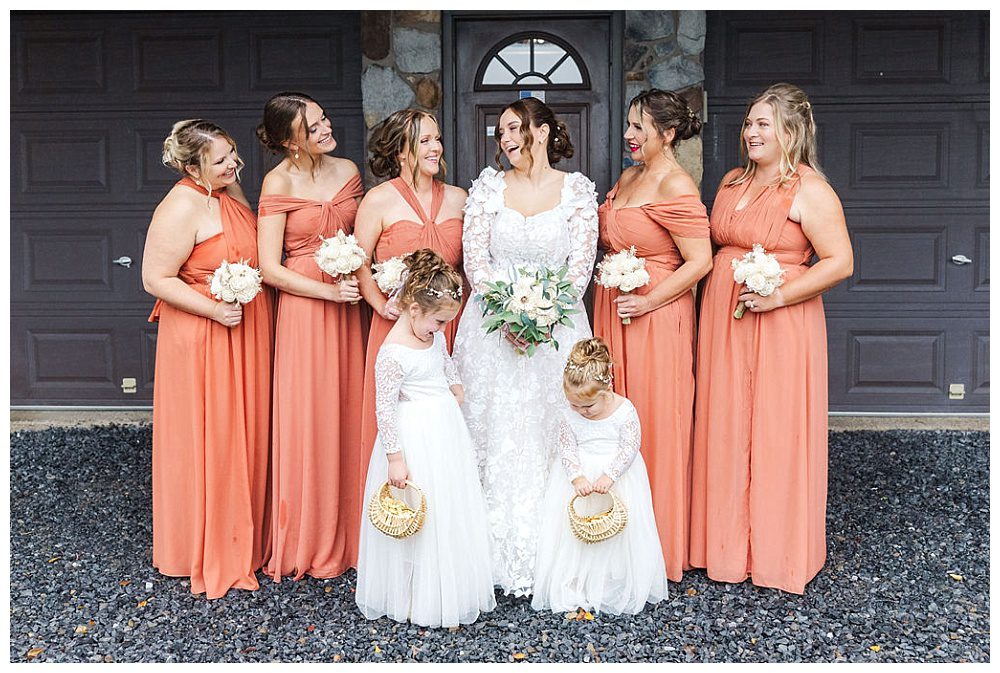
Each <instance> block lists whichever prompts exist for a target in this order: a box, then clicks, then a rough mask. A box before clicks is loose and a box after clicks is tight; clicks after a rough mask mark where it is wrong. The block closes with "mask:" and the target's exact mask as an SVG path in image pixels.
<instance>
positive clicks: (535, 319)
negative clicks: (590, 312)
mask: <svg viewBox="0 0 1000 673" xmlns="http://www.w3.org/2000/svg"><path fill="white" fill-rule="evenodd" d="M568 271H569V268H568V267H566V266H563V267H561V268H559V269H558V270H555V271H553V270H550V269H546V268H539V269H530V268H518V269H517V272H516V274H512V278H511V280H510V281H509V282H508V281H504V280H497V281H494V282H488V283H486V287H487V290H486V292H483V293H482V294H480V295H479V296H478V297H477V299H478V300H479V304H480V306H481V307H482V309H483V318H484V320H483V329H485V330H486V333H487V334H490V333H492V332H495V331H497V330H499V329H500V328H501V327H504V326H506V327H507V329H508V330H509V331H510V333H511V334H513V335H514V336H515V337H518V338H520V339H522V340H524V341H526V342H528V346H527V348H526V349H525V351H524V352H525V353H526V354H527V355H528V356H532V355H534V354H535V351H536V350H537V349H538V346H540V345H541V344H546V343H551V344H552V347H553V348H555V349H556V350H559V342H558V341H556V340H555V339H554V338H552V331H553V329H554V328H555V326H556V325H565V326H567V327H572V326H573V320H572V319H571V318H570V317H569V316H570V315H572V314H574V313H579V312H580V310H579V309H577V308H574V306H576V302H577V293H576V289H575V288H574V287H573V283H572V282H570V281H568V280H566V274H567V273H568Z"/></svg>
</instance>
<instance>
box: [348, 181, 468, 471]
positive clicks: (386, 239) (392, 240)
mask: <svg viewBox="0 0 1000 673" xmlns="http://www.w3.org/2000/svg"><path fill="white" fill-rule="evenodd" d="M389 184H391V185H392V186H393V187H395V188H396V190H397V191H398V192H399V195H400V196H402V197H403V199H404V200H405V201H406V202H407V203H408V204H409V205H410V208H412V209H413V212H414V213H415V214H416V215H417V216H418V217H419V218H420V221H419V222H417V221H416V220H400V221H398V222H394V223H393V224H390V225H389V226H388V227H386V228H385V229H383V231H382V235H381V236H380V237H379V239H378V243H377V244H376V245H375V260H376V261H379V260H386V259H389V258H391V257H399V256H401V255H406V254H409V253H411V252H413V251H414V250H420V249H421V248H430V249H431V250H433V251H434V252H436V253H438V254H439V255H441V257H443V258H444V261H446V262H448V263H449V264H451V265H452V266H453V267H454V268H455V270H456V271H458V272H459V273H462V218H460V217H450V218H448V219H447V220H443V221H441V222H438V221H437V216H438V213H439V212H440V211H441V204H442V203H444V189H445V187H444V183H443V182H441V181H440V180H434V182H433V187H432V189H433V191H432V195H431V212H430V215H429V216H428V215H427V213H426V212H424V209H423V207H422V206H421V205H420V199H418V198H417V195H416V194H415V193H414V191H413V189H412V188H411V187H410V186H409V185H408V184H406V182H405V181H404V180H403V179H402V178H400V177H396V178H393V179H392V180H390V181H389ZM466 294H468V293H466ZM465 299H466V298H465V297H463V298H462V300H463V306H464V303H465ZM459 315H461V311H459ZM394 324H395V322H393V321H392V320H386V319H385V318H383V317H382V316H381V315H379V314H378V312H377V311H372V323H371V329H370V331H369V332H368V352H367V354H366V356H365V391H364V402H363V410H362V413H361V446H362V448H363V453H364V456H363V458H364V460H363V461H362V469H363V470H365V471H366V472H367V470H368V462H369V459H370V458H371V451H372V446H374V445H375V436H376V435H377V434H378V427H377V426H376V424H375V357H376V356H377V355H378V349H379V348H380V347H381V346H382V342H383V341H385V336H386V335H387V334H388V333H389V330H391V329H392V326H393V325H394ZM457 330H458V318H457V317H456V318H455V320H452V321H451V322H449V323H448V324H447V325H445V327H444V329H443V330H442V331H443V332H444V336H445V339H446V340H447V342H448V352H449V353H450V352H451V345H452V343H453V341H454V339H455V332H456V331H457ZM366 476H367V475H366V474H362V475H361V486H362V488H363V487H364V485H365V477H366Z"/></svg>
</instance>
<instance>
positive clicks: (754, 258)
mask: <svg viewBox="0 0 1000 673" xmlns="http://www.w3.org/2000/svg"><path fill="white" fill-rule="evenodd" d="M732 266H733V280H735V281H736V284H737V285H746V287H747V289H748V290H750V291H751V292H755V293H757V294H759V295H760V296H761V297H767V296H769V295H771V294H772V293H774V291H775V290H777V289H778V288H779V287H781V284H782V283H784V282H785V279H784V275H785V270H784V269H782V268H781V264H779V263H778V260H777V258H775V256H774V255H769V254H767V253H766V252H764V247H763V246H762V245H760V244H759V243H754V244H753V250H751V251H750V252H748V253H747V254H745V255H743V256H742V257H740V258H739V259H734V260H733V264H732ZM745 310H746V305H745V304H744V303H743V302H740V303H739V304H738V305H737V306H736V310H735V311H734V312H733V317H734V318H736V319H737V320H739V319H740V318H742V317H743V312H744V311H745Z"/></svg>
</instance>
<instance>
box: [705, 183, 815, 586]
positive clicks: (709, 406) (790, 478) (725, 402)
mask: <svg viewBox="0 0 1000 673" xmlns="http://www.w3.org/2000/svg"><path fill="white" fill-rule="evenodd" d="M811 170H812V169H810V168H809V167H807V166H800V167H799V169H798V174H797V177H796V178H795V179H793V180H792V181H791V182H789V183H787V184H786V185H784V186H781V187H777V186H776V187H770V188H768V189H766V190H764V191H763V192H762V193H761V194H760V195H759V196H757V197H756V198H754V199H753V200H752V201H751V202H750V203H748V204H747V205H746V206H745V207H744V208H742V209H741V210H736V204H737V203H738V202H739V200H740V198H741V197H742V196H743V194H745V193H746V190H747V188H748V185H749V181H748V182H747V183H745V184H742V185H734V186H729V187H722V188H721V189H720V190H719V193H718V195H717V197H716V199H715V206H714V208H713V209H712V240H713V242H715V243H716V244H717V245H719V246H721V248H720V249H719V250H718V252H717V253H716V255H715V262H714V268H713V269H712V272H711V274H710V275H709V277H708V282H707V283H706V285H705V287H704V298H703V300H702V306H701V321H700V326H699V336H698V366H697V378H696V381H697V399H696V402H695V435H694V455H693V461H692V462H693V474H692V503H691V564H692V565H693V566H695V567H700V568H706V569H707V571H708V576H709V577H711V578H712V579H714V580H718V581H722V582H742V581H743V580H745V579H746V578H747V577H750V578H751V579H752V581H753V583H754V584H757V585H759V586H765V587H773V588H777V589H782V590H784V591H789V592H792V593H797V594H801V593H803V592H804V591H805V585H806V584H807V583H808V582H809V581H810V580H811V579H812V578H813V577H814V576H815V575H816V573H818V572H819V571H820V569H821V568H822V567H823V563H824V562H825V559H826V493H827V345H826V322H825V318H824V314H823V300H822V299H821V298H820V297H815V298H813V299H810V300H808V301H804V302H801V303H799V304H794V305H792V306H786V307H782V308H779V309H776V310H773V311H768V312H766V313H759V314H758V313H751V312H750V311H747V312H746V313H745V314H744V316H743V318H742V320H735V319H733V310H734V309H735V308H736V304H737V297H738V296H739V293H740V286H737V285H736V283H735V282H734V281H733V272H732V268H731V262H732V260H733V259H735V258H737V257H741V256H742V255H744V254H745V253H746V252H747V251H748V250H749V249H750V248H751V247H752V246H753V244H754V243H760V244H761V245H762V246H764V249H765V250H766V251H767V252H769V253H773V254H774V255H775V256H776V257H777V259H778V260H779V261H780V262H781V265H782V268H784V269H785V271H786V273H785V282H786V283H787V282H790V281H792V280H793V279H795V278H796V277H798V276H800V275H802V274H803V273H804V272H805V271H806V269H807V268H808V267H807V263H808V262H809V260H810V259H811V258H812V255H813V249H812V246H811V244H810V243H809V240H808V239H807V238H806V236H805V234H804V233H803V232H802V227H801V226H800V225H799V224H798V223H796V222H793V221H792V220H790V219H788V213H789V210H790V208H791V205H792V200H793V199H794V197H795V194H796V193H797V192H798V189H799V185H800V178H801V176H802V175H804V174H807V173H809V172H811Z"/></svg>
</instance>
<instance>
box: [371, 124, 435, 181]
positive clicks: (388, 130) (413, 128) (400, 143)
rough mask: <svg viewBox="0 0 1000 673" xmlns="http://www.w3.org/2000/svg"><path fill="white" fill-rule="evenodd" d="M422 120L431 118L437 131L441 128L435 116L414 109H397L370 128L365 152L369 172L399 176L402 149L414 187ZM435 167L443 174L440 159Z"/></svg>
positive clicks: (389, 176)
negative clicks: (367, 154) (367, 157)
mask: <svg viewBox="0 0 1000 673" xmlns="http://www.w3.org/2000/svg"><path fill="white" fill-rule="evenodd" d="M422 119H430V120H431V121H432V122H434V124H436V125H437V127H438V130H439V131H440V129H441V125H440V124H438V120H437V117H435V116H434V115H432V114H430V113H429V112H423V111H422V110H414V109H413V108H406V109H405V110H396V111H395V112H393V113H392V114H391V115H389V116H388V117H386V118H385V119H383V120H382V121H381V122H380V123H379V124H378V126H376V127H375V128H374V129H372V135H371V138H369V139H368V150H369V151H370V152H371V154H372V155H371V157H370V158H369V159H368V166H369V167H370V168H371V169H372V175H374V176H375V177H378V178H394V177H396V176H398V175H399V173H400V171H401V170H402V167H401V166H400V165H399V155H400V154H402V153H403V151H404V150H405V151H406V152H407V154H409V156H410V159H411V161H412V162H413V175H412V177H413V184H414V185H415V184H417V175H418V174H419V173H420V171H419V169H418V168H417V162H416V158H417V148H418V146H419V144H420V121H421V120H422ZM438 165H439V166H440V167H441V174H442V175H444V174H445V173H446V172H447V170H448V167H447V166H446V165H445V163H444V159H443V158H439V159H438Z"/></svg>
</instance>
